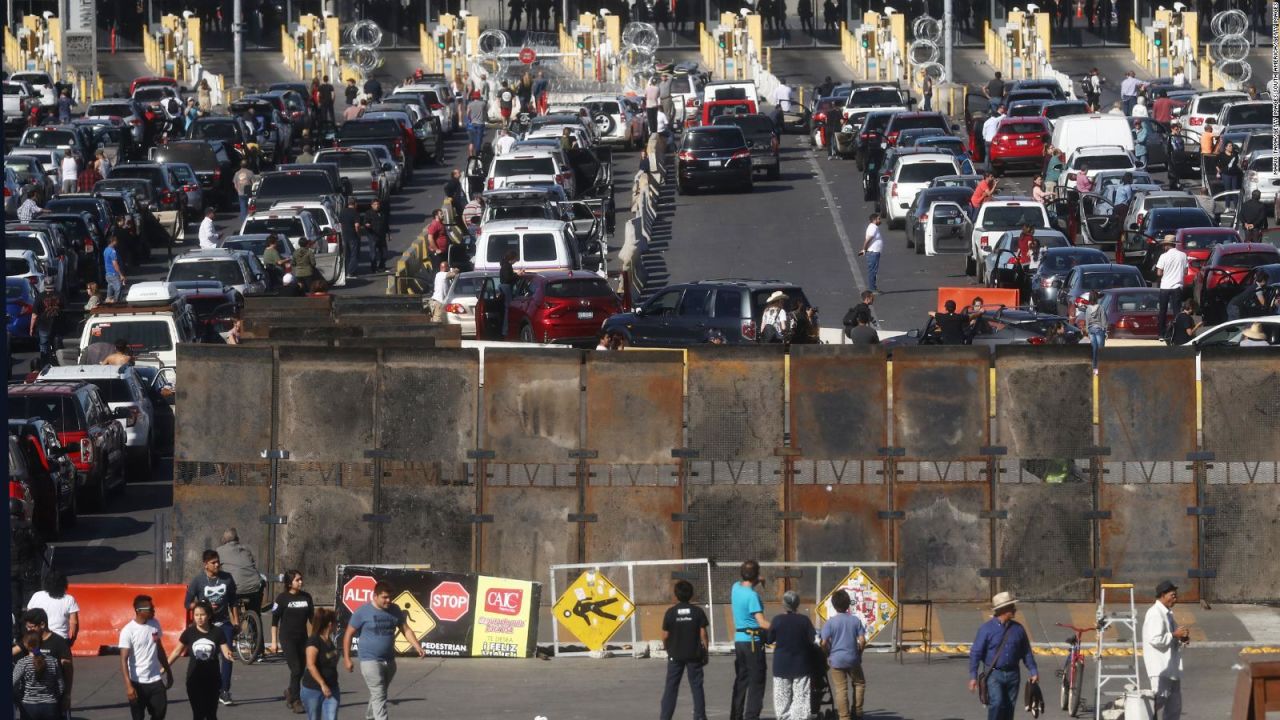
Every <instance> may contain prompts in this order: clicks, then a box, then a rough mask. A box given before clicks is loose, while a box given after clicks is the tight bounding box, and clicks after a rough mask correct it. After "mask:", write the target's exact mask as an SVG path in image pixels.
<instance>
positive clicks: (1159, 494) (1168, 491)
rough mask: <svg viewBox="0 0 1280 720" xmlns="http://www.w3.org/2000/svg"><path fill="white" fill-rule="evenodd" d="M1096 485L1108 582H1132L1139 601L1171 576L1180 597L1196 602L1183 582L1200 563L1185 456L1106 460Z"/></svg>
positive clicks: (1191, 475)
mask: <svg viewBox="0 0 1280 720" xmlns="http://www.w3.org/2000/svg"><path fill="white" fill-rule="evenodd" d="M1102 472H1103V475H1102V482H1101V484H1100V485H1099V496H1098V497H1099V499H1098V511H1099V512H1100V513H1101V518H1102V519H1100V520H1099V522H1098V526H1099V533H1098V534H1099V543H1100V544H1099V548H1098V557H1099V562H1100V567H1101V568H1103V569H1104V570H1109V571H1110V573H1111V574H1110V578H1111V582H1118V583H1133V584H1134V588H1135V590H1136V593H1135V595H1136V596H1137V597H1138V599H1140V600H1141V601H1143V602H1150V601H1152V600H1154V597H1153V594H1154V592H1155V588H1156V585H1158V584H1159V583H1160V581H1161V580H1172V581H1173V582H1174V583H1175V584H1177V585H1178V597H1179V600H1181V601H1182V602H1196V601H1198V600H1199V599H1200V591H1199V588H1198V587H1197V584H1196V583H1188V582H1186V578H1187V577H1188V576H1189V575H1190V574H1192V571H1194V570H1195V569H1196V568H1197V567H1198V565H1199V563H1198V557H1197V547H1196V542H1197V540H1196V518H1195V516H1194V515H1192V514H1190V513H1189V512H1188V511H1187V509H1188V508H1194V507H1196V483H1195V471H1194V470H1193V469H1192V466H1191V465H1190V464H1189V463H1187V462H1185V461H1181V462H1141V463H1140V462H1108V463H1104V464H1103V467H1102Z"/></svg>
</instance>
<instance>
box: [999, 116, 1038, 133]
mask: <svg viewBox="0 0 1280 720" xmlns="http://www.w3.org/2000/svg"><path fill="white" fill-rule="evenodd" d="M1000 132H1002V133H1011V134H1015V135H1021V134H1023V133H1042V132H1045V128H1044V123H1039V122H1032V121H1021V120H1020V121H1018V122H1008V123H1001V124H1000Z"/></svg>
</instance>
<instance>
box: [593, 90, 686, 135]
mask: <svg viewBox="0 0 1280 720" xmlns="http://www.w3.org/2000/svg"><path fill="white" fill-rule="evenodd" d="M582 102H584V103H586V106H587V111H588V112H589V113H590V114H591V122H593V123H595V126H596V133H597V134H598V135H599V137H600V142H602V143H607V144H611V145H624V146H627V147H632V146H635V145H638V144H639V143H640V141H641V136H643V133H641V136H637V135H636V134H635V125H636V124H635V123H634V122H632V112H631V110H630V108H629V107H628V106H627V103H626V101H624V100H623V99H622V98H620V97H618V96H616V95H588V96H587V97H586V98H584V99H583V100H582ZM671 102H672V103H673V104H674V103H675V97H674V96H673V97H672V99H671Z"/></svg>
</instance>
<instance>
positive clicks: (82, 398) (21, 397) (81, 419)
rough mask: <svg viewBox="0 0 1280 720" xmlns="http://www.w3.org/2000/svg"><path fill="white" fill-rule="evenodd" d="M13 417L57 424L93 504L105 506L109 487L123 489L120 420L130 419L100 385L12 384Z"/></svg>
mask: <svg viewBox="0 0 1280 720" xmlns="http://www.w3.org/2000/svg"><path fill="white" fill-rule="evenodd" d="M9 417H18V418H30V417H34V418H40V419H42V420H45V421H47V422H48V423H49V424H51V425H53V429H54V430H55V431H56V432H57V433H58V443H59V444H60V445H62V447H63V448H65V449H66V451H67V457H69V458H71V462H72V463H73V464H74V465H75V466H76V475H77V478H76V488H77V490H79V491H80V493H81V494H82V496H83V497H84V498H85V499H86V500H88V501H89V502H90V504H92V505H94V506H95V507H97V508H103V507H106V504H107V491H108V490H111V489H115V488H120V489H123V488H124V483H125V474H124V469H125V433H124V426H122V425H121V424H120V423H118V422H116V420H118V419H119V420H125V419H128V417H129V410H128V408H120V409H119V410H116V411H112V410H111V408H110V407H108V406H107V403H106V402H104V401H103V400H102V396H101V395H100V394H99V391H98V388H97V386H96V385H93V384H91V383H87V382H42V383H33V384H30V385H21V384H11V385H9Z"/></svg>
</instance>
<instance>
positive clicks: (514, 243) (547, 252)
mask: <svg viewBox="0 0 1280 720" xmlns="http://www.w3.org/2000/svg"><path fill="white" fill-rule="evenodd" d="M511 250H515V251H516V253H517V256H518V257H517V259H516V262H515V267H516V269H517V270H530V271H534V272H538V271H543V270H581V269H582V257H581V256H580V255H579V253H578V243H577V240H576V238H575V236H574V234H573V226H572V225H570V224H569V223H567V222H564V221H562V220H535V219H530V220H497V221H494V222H489V223H486V224H485V225H484V228H483V231H482V232H481V233H480V237H478V238H476V252H475V267H474V269H475V270H477V271H480V270H497V269H498V268H499V266H500V264H501V262H502V257H503V256H504V255H506V254H507V252H508V251H511Z"/></svg>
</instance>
